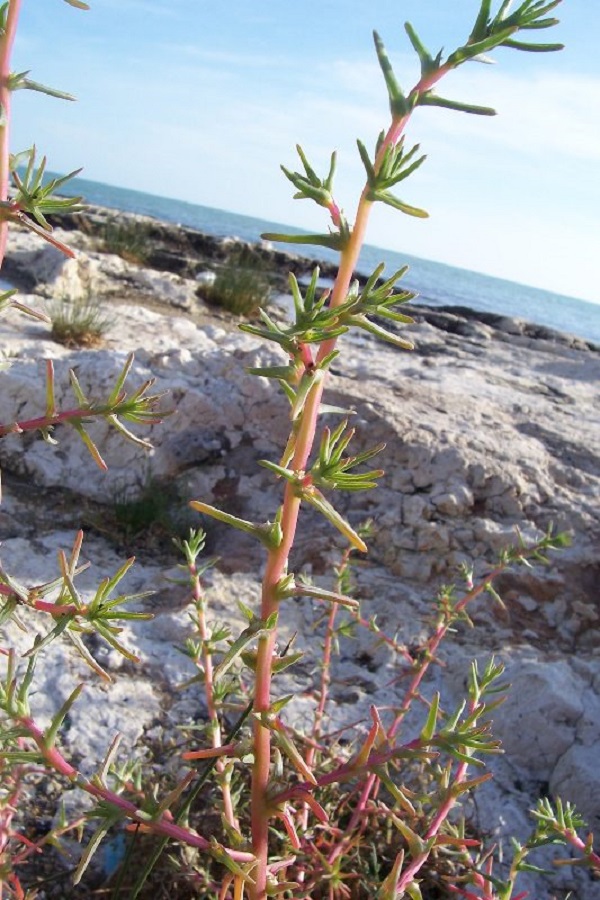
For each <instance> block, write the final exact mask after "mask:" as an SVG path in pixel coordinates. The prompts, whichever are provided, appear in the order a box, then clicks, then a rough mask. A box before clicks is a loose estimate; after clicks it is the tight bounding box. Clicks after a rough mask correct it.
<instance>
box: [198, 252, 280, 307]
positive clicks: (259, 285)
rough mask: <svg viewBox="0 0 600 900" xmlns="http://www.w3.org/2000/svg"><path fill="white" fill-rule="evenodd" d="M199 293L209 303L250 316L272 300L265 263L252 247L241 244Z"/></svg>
mask: <svg viewBox="0 0 600 900" xmlns="http://www.w3.org/2000/svg"><path fill="white" fill-rule="evenodd" d="M198 293H199V294H200V296H201V297H202V298H203V299H204V300H206V302H207V303H209V304H211V305H212V306H218V307H220V308H221V309H224V310H226V311H227V312H230V313H232V314H233V315H234V316H244V317H245V318H251V317H253V316H255V315H256V314H257V312H258V310H259V309H264V308H265V307H266V306H268V304H269V301H270V299H271V283H270V279H269V275H268V267H267V264H266V262H265V261H264V260H263V259H261V258H260V256H258V255H257V253H256V251H254V250H252V248H250V247H240V248H238V249H237V250H235V251H234V252H232V253H231V254H230V255H229V257H228V259H227V262H226V263H224V264H223V265H222V266H220V267H219V268H218V269H217V272H216V274H215V280H214V282H213V283H212V284H211V285H207V286H205V287H202V288H199V291H198Z"/></svg>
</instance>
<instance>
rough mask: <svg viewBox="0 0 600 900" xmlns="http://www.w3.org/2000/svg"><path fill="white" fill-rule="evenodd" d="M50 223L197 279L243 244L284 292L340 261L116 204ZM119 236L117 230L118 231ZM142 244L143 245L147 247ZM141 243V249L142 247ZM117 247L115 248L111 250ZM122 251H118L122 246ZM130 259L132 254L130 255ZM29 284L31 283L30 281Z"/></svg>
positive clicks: (326, 276)
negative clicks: (113, 242)
mask: <svg viewBox="0 0 600 900" xmlns="http://www.w3.org/2000/svg"><path fill="white" fill-rule="evenodd" d="M51 224H53V225H54V226H56V227H58V228H61V229H63V230H64V231H67V232H69V231H71V232H73V231H74V232H80V233H82V234H83V235H86V236H88V237H90V238H92V239H94V240H95V241H97V242H98V244H99V246H98V248H97V249H99V250H100V251H101V252H111V250H110V249H106V247H105V248H103V247H102V246H101V245H102V244H103V243H104V244H107V243H110V242H107V240H106V235H107V233H108V232H109V231H110V230H111V229H112V230H113V232H116V233H117V236H118V234H119V233H121V235H122V237H123V241H122V242H123V244H124V245H126V244H127V241H128V240H129V241H130V242H131V243H133V244H134V246H135V247H136V248H138V250H139V252H140V254H141V257H142V258H140V260H139V265H140V266H141V267H142V268H144V269H150V270H154V271H157V272H166V273H168V274H170V275H175V276H179V277H182V278H187V279H194V280H195V279H196V278H197V276H198V275H199V274H200V273H202V272H206V271H214V269H215V268H218V267H219V266H222V265H224V264H227V262H228V260H229V259H230V258H231V256H232V254H234V253H235V252H236V251H239V250H240V249H248V250H249V251H250V252H251V253H252V254H253V255H255V256H256V259H257V260H259V261H260V262H261V263H262V264H264V265H265V268H266V269H267V270H268V275H269V277H270V279H271V280H272V282H273V287H274V289H275V290H276V291H279V292H281V293H288V292H289V289H288V276H289V274H290V273H293V274H294V275H295V276H296V277H297V278H298V279H299V281H302V280H304V279H307V278H309V277H310V276H311V275H312V272H313V270H314V268H315V266H318V267H319V272H320V278H321V279H323V280H325V281H327V280H333V279H334V278H335V275H336V273H337V265H336V264H335V263H331V262H329V261H327V260H317V259H314V258H311V257H308V256H303V255H301V254H300V253H296V252H293V251H289V250H282V249H279V247H278V246H274V245H272V244H270V243H268V242H265V241H260V242H252V241H247V240H245V239H243V238H240V237H237V236H235V235H232V236H229V237H216V236H214V235H211V234H209V233H207V232H204V231H200V230H198V229H195V228H192V227H190V226H187V225H181V224H176V223H171V222H167V221H164V220H161V219H158V218H155V217H153V216H148V215H142V214H138V213H131V212H124V211H122V210H118V209H115V208H110V207H104V206H99V205H95V204H90V205H89V206H88V207H87V208H86V209H85V210H83V211H81V212H77V213H71V214H68V215H66V216H61V217H60V219H55V220H53V221H52V220H51ZM113 238H114V235H113ZM142 245H143V246H142ZM140 248H141V249H140ZM112 252H115V251H112ZM116 252H117V255H119V253H118V251H116ZM125 258H127V256H126V255H125ZM5 272H6V273H7V274H8V278H9V280H11V277H12V278H14V279H15V282H16V286H17V287H21V284H19V283H18V282H19V281H21V283H22V282H23V275H24V273H23V270H22V269H20V268H19V269H18V270H15V268H14V266H13V265H12V263H11V260H10V258H9V259H7V264H6V267H5ZM356 277H357V280H359V281H360V282H362V283H364V281H365V280H366V278H365V277H364V276H361V275H360V273H359V274H357V276H356ZM25 287H26V288H27V287H31V284H30V285H25ZM407 312H408V313H409V314H411V315H413V317H414V318H415V321H416V322H417V323H418V322H427V323H429V324H431V325H434V326H436V327H439V328H442V329H443V330H445V331H450V332H452V333H457V334H460V333H464V331H465V329H466V331H467V333H468V330H469V323H473V322H475V323H479V324H481V325H486V326H489V327H491V328H493V329H494V330H496V331H498V332H500V333H501V334H503V335H506V336H507V337H510V336H511V335H512V336H522V337H525V338H528V339H532V340H545V341H552V342H555V343H558V344H561V345H565V346H568V347H572V348H573V349H577V350H587V351H590V352H592V353H600V343H596V342H594V341H590V340H587V339H585V338H581V337H579V336H577V335H574V334H571V333H569V332H565V331H560V330H558V329H555V328H552V327H550V326H547V325H541V324H538V323H536V322H533V321H531V320H528V319H525V318H522V317H516V316H509V315H506V314H503V313H499V312H489V311H485V310H477V309H474V308H473V307H471V306H466V305H463V304H460V303H457V304H437V303H435V302H434V301H431V302H429V303H428V301H427V298H423V297H422V295H419V294H417V296H416V297H415V301H413V302H410V304H409V305H408V306H407Z"/></svg>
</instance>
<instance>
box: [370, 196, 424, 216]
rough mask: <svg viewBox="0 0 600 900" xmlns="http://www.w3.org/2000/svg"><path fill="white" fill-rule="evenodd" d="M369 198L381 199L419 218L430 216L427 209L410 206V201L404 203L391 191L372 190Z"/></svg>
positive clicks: (408, 214)
mask: <svg viewBox="0 0 600 900" xmlns="http://www.w3.org/2000/svg"><path fill="white" fill-rule="evenodd" d="M369 199H372V200H373V201H375V200H379V201H381V202H382V203H386V204H387V205H388V206H393V207H394V209H399V210H400V212H403V213H405V214H406V215H407V216H415V217H416V218H417V219H428V218H429V213H428V212H427V210H425V209H419V207H417V206H410V205H409V204H408V203H403V201H402V200H399V199H398V197H395V196H394V195H393V194H390V192H389V191H371V195H370V198H369Z"/></svg>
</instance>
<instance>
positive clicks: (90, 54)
mask: <svg viewBox="0 0 600 900" xmlns="http://www.w3.org/2000/svg"><path fill="white" fill-rule="evenodd" d="M90 4H91V6H92V8H91V10H90V11H89V12H80V11H78V10H75V9H72V8H71V7H69V6H68V5H67V4H66V3H63V2H61V0H23V11H22V20H21V27H20V32H19V36H18V40H17V44H16V47H15V53H14V61H13V69H14V70H18V71H22V70H24V69H31V77H32V78H34V79H36V80H38V81H42V82H44V83H47V84H51V85H52V86H54V87H58V88H61V89H63V90H69V91H71V92H73V93H74V94H76V96H77V97H78V102H77V103H73V104H67V103H64V102H61V101H58V100H53V99H51V98H48V97H43V96H41V95H34V94H30V93H28V92H19V93H18V94H17V95H16V96H15V101H14V125H13V141H12V144H13V150H18V149H24V148H25V147H26V146H29V145H30V144H31V143H33V142H35V143H36V145H37V146H38V148H39V150H40V151H42V152H44V153H46V154H47V156H48V161H49V166H50V168H52V169H53V170H57V171H67V170H71V169H74V168H78V167H79V166H83V167H84V172H83V175H84V177H86V178H90V179H93V180H96V181H103V182H107V183H109V184H115V185H119V186H122V187H128V188H135V189H138V190H142V191H147V192H150V193H155V194H159V195H162V196H167V197H177V198H181V199H186V200H189V201H191V202H194V203H200V204H203V205H206V206H215V207H220V208H223V209H227V210H231V211H234V212H239V213H245V214H248V215H256V216H258V217H260V218H265V219H269V220H273V221H276V222H283V223H289V224H293V225H297V226H298V227H304V228H308V229H311V230H312V229H319V230H321V229H323V228H324V227H325V226H326V224H327V221H326V214H325V212H324V211H323V210H320V209H318V208H317V207H316V206H314V205H313V204H309V203H308V202H307V201H302V202H298V201H293V200H292V193H293V190H292V189H291V185H290V184H289V183H288V182H287V180H286V179H285V178H284V177H283V176H282V175H281V173H280V171H279V164H280V163H283V164H284V165H286V166H287V167H288V168H289V167H294V168H295V167H296V157H295V150H294V147H295V144H296V143H300V144H301V145H302V146H303V148H304V149H305V151H306V153H307V154H308V156H309V159H310V160H311V162H312V163H313V165H314V167H315V168H316V169H317V170H318V171H323V173H324V172H325V170H326V168H327V165H328V161H329V156H330V153H331V151H332V150H333V149H338V155H339V162H338V175H337V180H336V191H335V193H336V199H337V202H338V204H339V205H340V206H341V207H342V208H343V209H344V210H345V212H346V214H347V216H348V218H349V219H350V220H352V218H353V215H354V210H355V206H356V200H357V197H358V194H359V193H360V190H361V188H362V184H363V180H364V177H363V176H364V170H363V169H362V165H361V163H360V160H359V157H358V153H357V151H356V143H355V141H356V138H357V137H359V138H361V140H363V141H364V142H365V143H366V144H367V146H372V144H373V143H374V141H375V138H376V136H377V134H378V132H379V131H380V129H381V128H383V127H387V124H388V108H387V101H386V93H385V87H384V84H383V80H382V77H381V73H380V71H379V68H378V66H377V63H376V60H375V55H374V51H373V46H372V38H371V32H372V29H373V28H377V30H378V31H379V32H380V34H381V35H382V37H383V39H384V41H385V43H386V46H387V49H388V53H389V55H390V57H391V58H392V60H393V62H394V67H395V69H396V72H397V75H398V78H399V80H400V82H401V84H402V85H403V87H405V88H408V87H410V86H411V85H412V83H413V82H414V81H415V80H416V77H417V66H416V59H415V57H414V54H413V52H412V50H411V48H410V46H409V43H408V39H407V37H406V35H405V33H404V29H403V23H404V21H406V20H409V21H410V22H411V23H412V24H413V25H414V26H415V28H416V29H417V31H418V32H419V34H420V36H421V38H422V39H423V41H424V42H425V43H426V45H427V46H428V47H429V48H430V49H431V50H432V51H437V50H438V49H439V48H440V47H441V46H444V47H445V48H446V50H448V51H451V50H453V49H454V48H455V46H456V45H458V44H459V43H462V42H464V39H465V38H466V37H467V35H468V33H469V31H470V29H471V26H472V19H473V17H474V15H475V13H476V10H477V7H478V2H477V0H279V2H278V3H273V2H270V3H267V2H262V0H227V2H225V0H220V2H219V0H212V2H209V0H90ZM556 14H557V15H558V17H559V18H560V19H561V24H560V25H559V26H558V27H557V28H556V29H553V30H552V31H549V32H540V36H541V37H542V38H546V39H552V40H559V41H562V42H563V43H565V44H566V49H565V50H564V51H562V52H561V53H556V54H524V53H518V52H515V51H509V50H501V51H499V52H498V53H497V54H496V55H495V58H496V59H497V63H498V64H497V65H495V66H483V65H480V64H477V63H471V64H468V65H466V66H463V67H462V69H461V70H459V71H458V72H456V73H453V74H451V75H450V76H449V77H448V79H446V82H444V83H443V89H442V87H441V88H440V93H442V94H444V95H446V96H452V97H456V98H457V99H461V100H469V101H472V102H481V103H484V104H485V105H491V106H495V107H496V108H497V110H498V113H499V114H498V116H497V117H495V118H494V119H488V118H479V117H475V116H467V115H464V114H460V113H453V112H449V111H446V110H440V109H427V110H418V111H417V113H416V115H415V116H414V119H413V122H412V124H411V127H410V130H409V132H408V137H407V140H409V141H410V142H411V143H414V142H419V143H420V144H421V147H422V150H423V151H424V152H426V153H427V155H428V159H427V161H426V163H425V164H424V166H423V167H422V168H421V169H420V170H419V171H418V172H417V173H416V174H415V175H414V176H413V177H412V178H411V179H410V180H409V181H407V182H404V184H403V191H402V197H403V199H405V200H406V201H407V202H409V203H413V204H415V205H418V206H423V207H425V208H426V209H427V210H428V211H429V213H430V218H429V219H428V220H423V221H421V220H415V219H412V218H409V217H407V216H403V215H402V214H401V213H395V212H394V211H392V210H388V209H387V208H379V207H380V206H381V205H380V204H379V205H378V206H377V207H376V209H375V213H374V215H373V217H372V224H371V230H370V232H369V235H368V242H369V243H371V244H375V245H379V246H382V247H389V248H392V249H394V250H398V251H405V252H406V253H409V254H412V255H415V256H421V257H424V258H428V259H435V260H439V261H442V262H447V263H450V264H451V265H456V266H460V267H464V268H469V269H474V270H477V271H482V272H485V273H487V274H492V275H497V276H500V277H504V278H509V279H512V280H515V281H520V282H522V283H525V284H532V285H534V286H539V287H544V288H547V289H549V290H554V291H557V292H559V293H565V294H570V295H573V296H578V297H581V298H583V299H587V300H593V301H596V302H600V287H599V284H600V278H599V277H598V271H597V268H596V260H597V258H598V256H599V254H600V225H599V222H598V210H599V209H600V54H599V47H598V42H599V40H600V2H598V0H564V2H563V4H562V5H561V6H560V7H559V9H558V11H557V13H556Z"/></svg>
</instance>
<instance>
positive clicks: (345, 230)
mask: <svg viewBox="0 0 600 900" xmlns="http://www.w3.org/2000/svg"><path fill="white" fill-rule="evenodd" d="M296 149H297V151H298V155H299V157H300V159H301V161H302V165H303V167H304V172H303V173H302V172H292V171H291V170H289V169H286V168H285V166H282V167H281V169H282V171H283V173H284V175H285V176H286V178H287V179H288V180H289V181H291V182H292V184H293V185H294V187H295V188H296V193H295V194H294V199H296V200H313V201H314V202H315V203H316V204H317V205H318V206H323V207H325V208H326V209H328V210H329V212H330V213H331V218H332V221H333V223H334V226H335V230H334V231H329V232H328V233H326V234H280V233H279V232H271V231H267V232H265V233H264V234H262V235H261V237H262V238H263V240H265V241H283V242H285V243H288V244H313V245H315V246H317V247H327V248H328V249H329V250H338V251H342V250H344V249H345V248H346V247H347V246H348V242H349V240H350V229H349V227H348V222H347V221H346V218H345V216H344V215H343V214H342V213H341V212H340V210H339V209H338V206H337V204H336V202H335V200H334V199H333V193H332V191H333V177H334V174H335V164H336V154H335V153H332V154H331V163H330V166H329V171H328V173H327V175H326V176H325V178H319V176H318V175H317V174H316V172H315V170H314V169H313V167H312V166H311V165H310V163H309V161H308V159H307V157H306V154H305V153H304V151H303V149H302V147H301V146H300V145H299V144H297V145H296Z"/></svg>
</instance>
